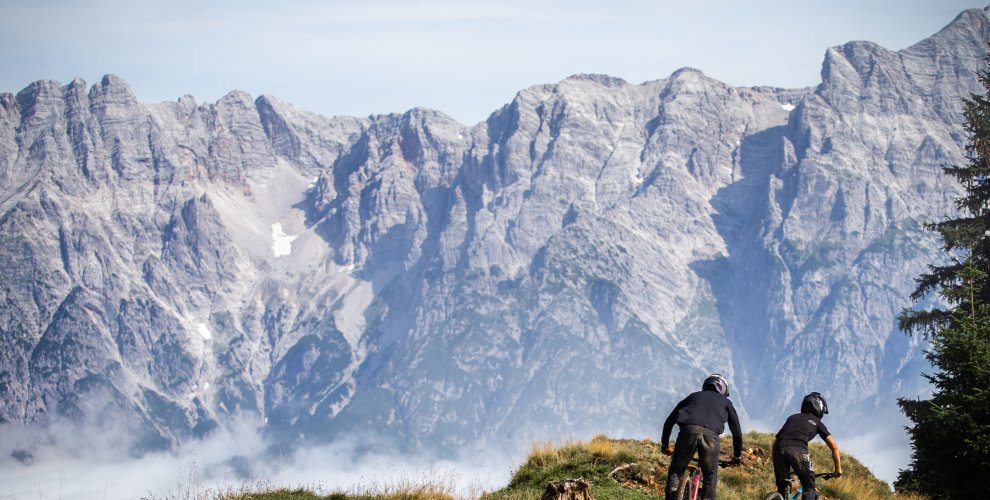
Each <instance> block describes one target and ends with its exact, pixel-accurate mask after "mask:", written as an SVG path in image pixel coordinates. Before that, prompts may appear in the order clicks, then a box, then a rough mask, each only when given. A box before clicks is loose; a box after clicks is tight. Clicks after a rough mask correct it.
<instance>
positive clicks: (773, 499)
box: [763, 472, 838, 500]
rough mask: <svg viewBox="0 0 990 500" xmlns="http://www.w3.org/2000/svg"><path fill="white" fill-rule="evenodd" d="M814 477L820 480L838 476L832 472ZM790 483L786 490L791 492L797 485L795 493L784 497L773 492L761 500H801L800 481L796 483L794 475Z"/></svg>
mask: <svg viewBox="0 0 990 500" xmlns="http://www.w3.org/2000/svg"><path fill="white" fill-rule="evenodd" d="M815 477H820V478H822V479H832V478H833V477H838V476H836V475H835V473H834V472H822V473H820V474H815ZM790 483H791V485H790V486H789V487H788V489H790V490H793V488H794V485H795V484H797V485H798V486H797V491H792V492H791V493H789V494H788V495H787V496H786V497H785V496H784V495H781V494H780V493H777V492H776V491H774V492H771V493H767V495H766V496H765V497H763V500H801V495H802V494H803V493H804V487H803V486H801V481H798V478H797V476H796V475H794V474H791V479H790Z"/></svg>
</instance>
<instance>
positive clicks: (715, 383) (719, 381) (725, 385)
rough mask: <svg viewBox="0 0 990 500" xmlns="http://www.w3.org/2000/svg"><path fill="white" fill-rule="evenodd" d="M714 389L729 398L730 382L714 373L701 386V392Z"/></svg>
mask: <svg viewBox="0 0 990 500" xmlns="http://www.w3.org/2000/svg"><path fill="white" fill-rule="evenodd" d="M707 389H712V390H714V391H715V392H718V393H719V394H721V395H723V396H725V397H729V382H728V381H726V380H725V377H723V376H721V375H719V374H718V373H713V374H711V375H709V376H708V378H706V379H705V381H704V382H703V383H702V384H701V390H707Z"/></svg>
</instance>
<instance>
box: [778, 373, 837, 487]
mask: <svg viewBox="0 0 990 500" xmlns="http://www.w3.org/2000/svg"><path fill="white" fill-rule="evenodd" d="M826 413H828V403H826V402H825V398H824V397H822V395H821V394H819V393H817V392H812V393H811V394H808V395H807V396H805V397H804V399H803V400H802V401H801V413H795V414H794V415H791V416H790V417H787V421H786V422H784V426H783V427H781V428H780V431H779V432H777V439H776V440H774V442H773V475H774V479H775V480H776V481H777V492H778V493H780V494H781V495H782V496H784V498H787V490H788V488H789V487H790V484H791V481H790V476H791V473H790V471H791V469H794V472H795V473H796V474H797V476H798V479H800V480H801V487H802V489H803V494H802V496H801V498H802V500H815V499H816V498H818V491H817V490H816V489H815V469H814V467H812V465H811V456H810V455H809V454H808V442H809V441H811V440H812V439H815V435H818V436H821V438H822V439H823V440H825V444H827V445H828V447H829V448H830V449H831V450H832V462H833V463H834V465H835V472H834V474H835V476H836V477H838V476H841V475H842V463H841V461H840V459H839V445H838V444H836V442H835V438H833V437H832V434H831V433H829V431H828V428H827V427H825V424H823V423H822V417H823V416H824V415H825V414H826Z"/></svg>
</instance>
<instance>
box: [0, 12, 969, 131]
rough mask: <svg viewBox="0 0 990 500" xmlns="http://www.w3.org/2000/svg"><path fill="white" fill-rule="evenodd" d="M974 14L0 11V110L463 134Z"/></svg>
mask: <svg viewBox="0 0 990 500" xmlns="http://www.w3.org/2000/svg"><path fill="white" fill-rule="evenodd" d="M985 6H986V4H982V3H979V2H976V1H963V0H861V1H856V0H828V1H812V0H746V1H740V0H719V1H715V0H610V1H591V0H549V1H542V0H499V1H491V0H475V1H472V0H423V1H419V0H405V1H402V0H323V1H320V0H283V1H278V2H271V1H258V0H216V1H209V0H207V1H201V0H164V1H157V2H147V1H142V0H90V1H86V2H83V1H70V0H0V47H2V48H3V50H2V51H0V68H2V70H0V92H15V93H16V92H18V91H20V90H21V89H22V88H24V87H25V86H27V85H28V84H29V83H31V82H33V81H35V80H41V79H50V80H57V81H61V82H64V83H67V82H69V81H71V80H72V78H74V77H77V76H79V77H82V78H83V79H85V80H86V81H87V82H88V83H89V84H92V83H95V82H96V81H98V80H99V79H100V78H101V77H102V76H103V75H104V74H106V73H113V74H116V75H117V76H120V77H121V78H123V79H124V80H126V81H127V82H128V83H130V85H131V87H132V88H133V89H134V92H135V93H136V94H137V97H138V99H139V100H141V101H144V102H158V101H172V100H175V99H177V98H178V97H180V96H182V95H184V94H191V95H192V96H193V97H195V98H196V100H197V102H214V101H216V100H217V99H219V98H220V97H221V96H223V95H224V94H226V93H227V92H229V91H231V90H235V89H237V90H243V91H246V92H248V93H250V94H252V95H254V96H258V95H261V94H272V95H275V96H277V97H279V98H281V99H283V100H286V101H289V102H291V103H294V104H295V105H297V106H299V107H301V108H303V109H306V110H309V111H313V112H316V113H320V114H324V115H352V116H366V115H369V114H377V113H390V112H403V111H406V110H407V109H410V108H413V107H425V108H432V109H437V110H440V111H443V112H445V113H447V114H449V115H451V116H453V117H454V118H456V119H457V120H459V121H461V122H462V123H464V124H466V125H472V124H474V123H477V122H479V121H482V120H484V119H485V118H486V117H487V116H488V115H489V114H490V113H491V112H493V111H495V110H497V109H498V108H500V107H501V106H502V105H504V104H506V103H508V102H509V101H511V100H512V98H513V96H514V95H515V94H516V92H518V91H519V90H522V89H524V88H526V87H529V86H532V85H537V84H543V83H555V82H558V81H560V80H562V79H564V78H566V77H567V76H569V75H572V74H576V73H603V74H608V75H612V76H617V77H620V78H623V79H625V80H626V81H628V82H630V83H641V82H644V81H649V80H656V79H660V78H665V77H667V76H669V75H670V74H671V73H672V72H674V71H675V70H677V69H678V68H681V67H684V66H691V67H694V68H698V69H700V70H702V71H703V72H705V73H706V74H707V75H709V76H711V77H713V78H717V79H719V80H722V81H724V82H726V83H729V84H731V85H737V86H750V85H772V86H778V87H788V88H797V87H805V86H811V85H815V84H817V83H818V82H819V80H820V76H819V72H820V70H821V63H822V59H823V57H824V54H825V50H826V49H827V48H828V47H830V46H833V45H841V44H843V43H845V42H848V41H851V40H870V41H874V42H877V43H879V44H880V45H882V46H884V47H886V48H888V49H893V50H899V49H903V48H905V47H907V46H909V45H911V44H913V43H915V42H918V41H920V40H922V39H924V38H926V37H928V36H930V35H932V34H934V33H935V32H937V31H938V30H940V29H941V28H942V27H944V26H945V25H946V24H948V23H949V22H951V21H952V20H953V19H954V18H955V16H956V15H958V14H959V13H960V12H962V11H963V10H965V9H967V8H982V7H985Z"/></svg>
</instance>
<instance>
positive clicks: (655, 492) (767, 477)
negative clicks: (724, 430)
mask: <svg viewBox="0 0 990 500" xmlns="http://www.w3.org/2000/svg"><path fill="white" fill-rule="evenodd" d="M743 443H744V445H745V446H746V450H745V451H744V453H743V464H742V465H741V466H740V467H729V468H723V469H721V470H720V471H719V485H718V497H719V499H720V500H742V499H746V500H752V499H754V498H763V495H764V494H765V493H768V492H770V491H772V490H773V489H774V484H773V483H774V481H773V464H772V463H771V461H770V447H771V445H772V444H773V436H772V435H771V434H763V433H756V432H751V433H749V434H746V436H745V437H744V439H743ZM722 449H723V450H728V449H731V445H730V441H729V439H728V438H727V437H725V438H723V441H722ZM810 451H811V456H812V461H813V463H814V464H816V465H817V467H818V469H819V470H820V471H823V472H824V471H829V470H831V467H832V455H831V452H830V451H829V450H828V449H827V448H826V447H825V446H824V445H822V444H818V443H813V444H812V446H811V449H810ZM723 458H725V459H728V458H730V457H729V456H728V455H727V456H725V457H723ZM669 463H670V460H669V457H667V456H665V455H663V454H662V453H661V452H660V445H659V444H658V443H654V442H652V441H638V440H614V439H609V438H607V437H604V436H598V437H596V438H594V439H592V440H591V441H590V442H587V443H568V444H565V445H563V446H560V447H555V446H551V445H549V444H544V445H538V446H534V448H533V450H532V452H531V453H530V456H529V458H528V460H527V461H526V463H524V464H523V465H522V466H520V467H519V469H518V470H517V471H516V472H515V474H514V475H513V477H512V479H511V481H510V482H509V485H508V486H506V487H505V488H502V489H501V490H498V491H495V492H491V493H488V494H485V495H483V496H482V497H481V498H482V500H523V499H527V500H528V499H535V498H539V497H540V495H541V494H542V493H543V491H544V490H545V488H546V486H547V483H548V482H549V481H553V480H558V479H563V478H577V477H583V478H584V479H585V480H587V481H588V482H589V483H590V484H591V492H592V494H593V495H594V496H595V498H596V500H609V499H624V500H636V499H647V498H651V499H656V498H662V497H663V486H664V484H665V482H666V480H667V466H668V465H669ZM627 464H636V465H635V466H631V467H627V468H625V469H622V470H619V471H618V472H616V473H615V474H614V475H613V474H612V472H613V471H615V470H616V468H619V467H622V466H623V465H627ZM842 469H843V476H842V477H841V478H839V479H832V480H827V481H825V480H820V481H819V482H818V490H819V494H820V495H821V497H824V498H828V499H849V500H854V499H856V500H873V499H887V498H894V497H895V495H894V493H893V492H892V491H891V489H890V486H889V485H887V483H885V482H883V481H881V480H879V479H877V478H876V477H875V476H874V475H873V474H872V473H871V472H870V471H869V469H867V468H866V467H865V466H863V465H862V464H861V463H860V462H859V461H858V460H856V459H855V458H853V457H850V456H849V455H843V457H842ZM897 498H903V499H905V500H906V499H908V498H912V497H907V496H898V497H897Z"/></svg>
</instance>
